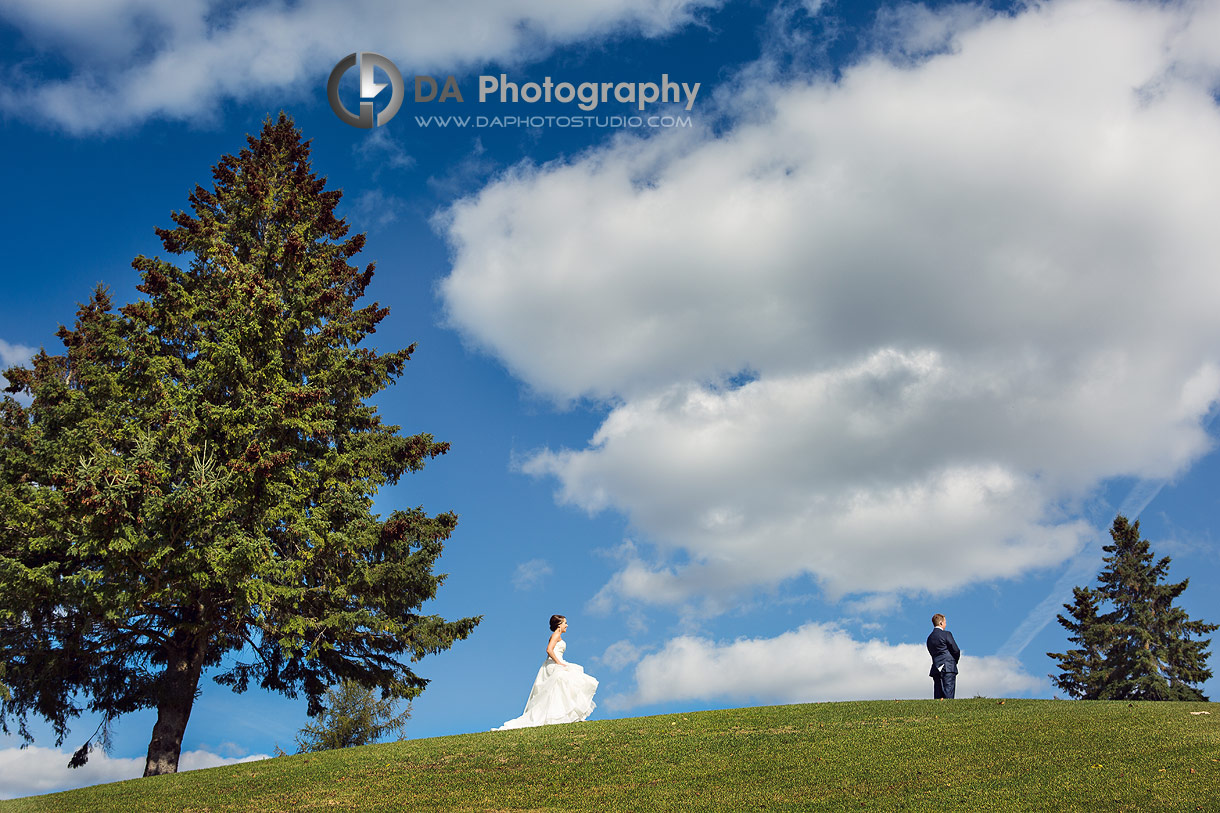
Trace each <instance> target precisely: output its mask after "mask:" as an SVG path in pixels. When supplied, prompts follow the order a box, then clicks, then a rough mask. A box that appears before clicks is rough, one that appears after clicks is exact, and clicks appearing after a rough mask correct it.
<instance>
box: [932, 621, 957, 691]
mask: <svg viewBox="0 0 1220 813" xmlns="http://www.w3.org/2000/svg"><path fill="white" fill-rule="evenodd" d="M928 654H930V655H931V656H932V669H931V670H930V671H929V672H928V675H929V676H931V678H932V684H933V686H932V696H933V697H935V698H936V699H937V700H940V699H941V698H947V699H949V700H952V699H953V692H954V691H955V690H956V689H957V662H958V660H959V659H961V657H962V651H961V650H960V649H958V648H957V641H954V640H953V633H951V632H949V631H948V630H943V629H941V628H940V627H933V628H932V632H931V633H930V634H929V635H928Z"/></svg>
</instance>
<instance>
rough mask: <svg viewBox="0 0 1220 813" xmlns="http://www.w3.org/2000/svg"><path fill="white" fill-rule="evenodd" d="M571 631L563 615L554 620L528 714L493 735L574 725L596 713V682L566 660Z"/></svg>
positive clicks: (531, 694)
mask: <svg viewBox="0 0 1220 813" xmlns="http://www.w3.org/2000/svg"><path fill="white" fill-rule="evenodd" d="M567 630H568V620H567V619H566V618H564V617H563V616H562V615H553V616H551V640H550V641H548V642H547V645H546V660H545V661H543V663H542V668H541V669H539V670H538V676H537V677H536V678H534V688H532V689H531V690H530V696H529V700H527V701H525V711H524V712H522V714H521V716H520V717H516V718H514V719H512V720H509V721H508V722H506V723H505V724H504V725H502V726H500V727H499V728H496V729H492V730H493V731H507V730H508V729H510V728H528V727H530V726H539V725H554V724H555V723H575V722H579V721H581V720H584V719H585V718H586V717H588V716H589V715H590V714H592V713H593V709H595V708H597V704H596V703H594V702H593V693H594V692H596V691H597V678H595V677H593V676H592V675H586V674H585V670H584V669H583V668H581V666H580V664H576V663H569V662H568V661H565V660H564V659H563V651H564V649H566V648H567V642H565V641H564V640H563V634H564V633H565V632H567Z"/></svg>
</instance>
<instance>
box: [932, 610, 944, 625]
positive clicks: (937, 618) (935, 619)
mask: <svg viewBox="0 0 1220 813" xmlns="http://www.w3.org/2000/svg"><path fill="white" fill-rule="evenodd" d="M943 623H945V617H944V616H943V615H941V614H940V613H937V614H936V615H934V616H932V626H934V627H939V626H940V625H941V624H943Z"/></svg>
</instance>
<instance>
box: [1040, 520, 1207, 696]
mask: <svg viewBox="0 0 1220 813" xmlns="http://www.w3.org/2000/svg"><path fill="white" fill-rule="evenodd" d="M1110 538H1111V539H1112V540H1113V544H1110V545H1106V546H1105V547H1103V548H1102V550H1104V551H1105V552H1106V553H1107V554H1109V555H1108V556H1106V557H1105V558H1104V559H1103V560H1102V561H1103V562H1105V565H1106V566H1105V567H1103V568H1102V571H1101V573H1100V574H1098V577H1097V580H1098V582H1099V586H1098V587H1097V588H1095V589H1088V588H1081V587H1077V588H1075V590H1074V595H1075V602H1074V603H1073V604H1065V605H1063V606H1064V609H1066V610H1067V611H1068V613H1069V615H1070V618H1067V617H1064V616H1063V615H1059V616H1058V619H1059V623H1060V624H1062V625H1063V626H1064V627H1065V628H1066V629H1067V630H1068V631H1069V632H1070V633H1072V634H1071V635H1070V636H1069V638H1068V640H1069V641H1071V642H1072V643H1074V644H1078V645H1079V646H1080V648H1079V649H1071V650H1068V651H1067V652H1064V653H1056V652H1048V653H1047V655H1048V656H1049V657H1051V658H1055V659H1056V660H1057V661H1058V662H1059V667H1060V669H1062V670H1063V671H1062V672H1061V673H1060V675H1059V676H1058V677H1054V676H1052V678H1051V679H1052V680H1053V681H1054V682H1055V684H1056V685H1057V686H1058V687H1059V688H1060V689H1062V690H1063V691H1064V692H1066V693H1067V694H1069V695H1071V696H1072V697H1078V698H1081V699H1085V700H1204V701H1205V700H1207V698H1206V697H1205V696H1204V695H1203V693H1202V692H1201V691H1200V690H1199V689H1198V688H1196V687H1195V685H1193V684H1198V683H1202V682H1203V681H1205V680H1207V679H1208V678H1210V677H1211V676H1212V672H1211V670H1210V669H1208V668H1207V658H1208V655H1209V654H1210V653H1208V651H1207V646H1208V644H1210V643H1211V639H1210V638H1203V637H1202V636H1204V635H1206V634H1208V633H1210V632H1213V631H1215V630H1216V629H1220V625H1216V624H1208V623H1205V622H1203V621H1192V620H1191V619H1190V617H1189V616H1188V615H1187V614H1186V612H1185V611H1184V610H1183V609H1181V608H1180V607H1175V606H1174V601H1175V600H1176V599H1177V598H1178V597H1179V596H1180V595H1182V592H1183V591H1185V590H1186V586H1187V584H1188V583H1189V581H1190V580H1189V579H1185V580H1183V581H1180V582H1177V583H1175V584H1166V583H1164V580H1165V578H1166V576H1167V575H1168V573H1169V562H1170V559H1169V557H1168V556H1166V557H1164V558H1162V559H1160V560H1159V561H1155V562H1154V560H1153V554H1152V549H1151V546H1150V545H1149V543H1148V541H1147V540H1146V539H1141V538H1140V531H1139V522H1138V521H1136V522H1135V523H1130V522H1128V521H1127V518H1126V517H1124V516H1122V515H1121V514H1120V515H1119V516H1117V517H1115V518H1114V524H1113V525H1112V527H1111V528H1110ZM1102 602H1106V603H1108V605H1109V606H1110V607H1111V608H1112V609H1111V610H1110V611H1109V612H1105V613H1102V612H1099V610H1100V609H1101V605H1102Z"/></svg>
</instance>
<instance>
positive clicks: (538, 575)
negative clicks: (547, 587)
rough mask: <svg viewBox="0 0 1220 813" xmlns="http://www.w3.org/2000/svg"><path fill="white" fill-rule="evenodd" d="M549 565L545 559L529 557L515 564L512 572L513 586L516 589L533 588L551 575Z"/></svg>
mask: <svg viewBox="0 0 1220 813" xmlns="http://www.w3.org/2000/svg"><path fill="white" fill-rule="evenodd" d="M551 573H552V570H551V565H550V564H549V563H548V562H547V561H546V560H545V559H530V560H529V561H528V562H522V563H521V564H519V565H517V569H516V571H514V572H513V587H515V588H517V589H518V590H533V589H534V588H535V587H537V586H539V585H540V584H542V581H543V579H545V578H546V577H547V576H549V575H551Z"/></svg>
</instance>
